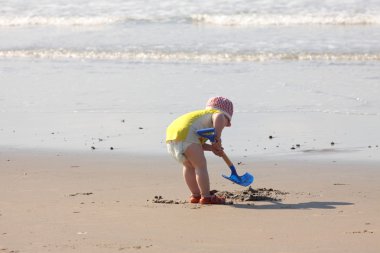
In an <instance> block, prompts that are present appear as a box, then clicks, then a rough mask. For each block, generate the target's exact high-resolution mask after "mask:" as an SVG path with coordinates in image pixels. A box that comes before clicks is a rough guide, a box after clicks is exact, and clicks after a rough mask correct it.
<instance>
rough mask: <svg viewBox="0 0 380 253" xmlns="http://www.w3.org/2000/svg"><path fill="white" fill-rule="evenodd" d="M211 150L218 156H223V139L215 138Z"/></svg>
mask: <svg viewBox="0 0 380 253" xmlns="http://www.w3.org/2000/svg"><path fill="white" fill-rule="evenodd" d="M211 151H212V152H213V153H214V154H215V155H217V156H223V147H222V140H221V139H219V138H215V142H213V143H212V144H211Z"/></svg>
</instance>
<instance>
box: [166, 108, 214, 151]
mask: <svg viewBox="0 0 380 253" xmlns="http://www.w3.org/2000/svg"><path fill="white" fill-rule="evenodd" d="M215 113H221V111H219V110H217V109H203V110H197V111H193V112H189V113H186V114H184V115H182V116H180V117H178V118H177V119H175V120H174V121H173V122H172V123H171V124H170V125H169V126H168V128H167V129H166V143H169V142H171V141H175V142H189V143H198V144H201V143H203V142H205V139H204V138H200V137H199V136H198V135H197V133H196V132H197V131H198V130H200V129H203V128H210V127H213V123H212V115H213V114H215Z"/></svg>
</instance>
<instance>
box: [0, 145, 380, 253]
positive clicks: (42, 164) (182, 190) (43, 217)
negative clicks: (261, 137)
mask: <svg viewBox="0 0 380 253" xmlns="http://www.w3.org/2000/svg"><path fill="white" fill-rule="evenodd" d="M233 160H235V162H236V164H238V163H239V165H237V169H238V171H239V172H240V173H243V172H245V171H249V172H251V173H253V174H254V175H255V182H254V184H253V185H252V187H253V188H254V189H259V188H267V189H273V190H278V191H281V192H283V193H286V194H284V195H280V196H279V197H280V198H281V199H282V200H281V201H253V202H248V201H246V202H236V201H235V203H234V204H233V205H224V206H202V205H198V204H189V203H180V204H162V203H154V202H153V201H152V200H154V199H155V196H157V197H158V196H162V198H163V199H165V200H174V201H180V202H182V201H185V200H187V199H188V196H189V192H188V190H187V188H186V186H185V184H184V182H183V180H182V175H181V168H180V166H178V164H177V163H176V162H175V161H174V160H173V159H171V158H170V157H166V156H165V157H161V156H150V157H149V156H137V155H135V156H134V155H131V154H129V155H128V154H122V153H116V152H115V153H108V154H105V153H100V152H98V151H96V150H95V151H93V152H91V151H89V152H76V153H75V152H71V153H70V152H60V151H52V150H50V151H30V150H29V151H28V150H24V151H22V150H15V149H13V150H12V149H2V150H1V152H0V194H1V197H0V252H1V253H2V252H4V253H10V252H13V253H15V252H20V253H21V252H91V253H92V252H221V253H223V252H303V253H304V252H334V253H337V252H338V253H339V252H374V253H375V252H376V253H377V252H379V250H380V216H379V213H380V202H379V199H380V185H379V183H378V182H379V179H380V170H379V168H378V165H377V164H376V163H372V164H371V163H366V162H359V161H356V162H349V163H348V162H347V163H344V162H340V161H338V162H334V161H328V159H326V160H313V161H308V160H306V159H305V160H303V159H297V160H293V161H291V160H285V159H283V160H278V159H267V160H265V161H264V160H261V161H254V160H253V159H252V160H249V159H248V160H249V161H248V162H246V161H245V162H244V163H240V161H239V160H238V159H237V158H234V157H233ZM209 172H210V177H211V182H212V187H211V188H212V189H216V190H220V191H222V190H223V191H230V192H236V191H239V190H244V189H245V188H242V187H240V186H237V185H234V184H232V183H230V182H229V181H227V180H225V179H223V178H222V177H221V176H220V174H221V173H227V172H228V168H226V166H225V165H224V164H223V162H222V160H221V159H220V160H219V159H217V158H211V157H210V159H209Z"/></svg>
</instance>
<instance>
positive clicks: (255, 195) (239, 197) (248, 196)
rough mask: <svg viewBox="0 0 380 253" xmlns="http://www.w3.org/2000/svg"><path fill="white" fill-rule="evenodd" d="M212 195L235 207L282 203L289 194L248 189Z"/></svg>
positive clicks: (159, 200) (164, 201) (155, 200)
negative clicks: (260, 202)
mask: <svg viewBox="0 0 380 253" xmlns="http://www.w3.org/2000/svg"><path fill="white" fill-rule="evenodd" d="M210 193H211V194H215V195H217V196H220V197H224V198H226V204H230V205H233V204H234V202H253V201H281V200H282V197H283V196H284V195H286V194H288V193H287V192H282V191H280V190H275V189H272V188H269V189H267V188H257V189H253V188H252V187H248V188H247V189H245V190H242V191H234V192H229V191H218V190H212V191H211V192H210ZM151 202H152V203H160V204H185V203H188V201H184V200H169V199H165V198H163V197H162V196H154V198H153V199H152V200H151Z"/></svg>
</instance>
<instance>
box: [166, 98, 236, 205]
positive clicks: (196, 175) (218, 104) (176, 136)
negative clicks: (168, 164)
mask: <svg viewBox="0 0 380 253" xmlns="http://www.w3.org/2000/svg"><path fill="white" fill-rule="evenodd" d="M232 114H233V104H232V102H231V101H230V100H228V99H227V98H224V97H213V98H210V99H209V100H208V101H207V104H206V109H203V110H198V111H193V112H190V113H187V114H184V115H182V116H180V117H179V118H177V119H175V120H174V121H173V122H172V123H171V124H170V125H169V127H168V128H167V129H166V143H167V148H168V152H169V153H170V154H171V155H172V156H173V157H174V158H175V159H176V160H177V161H178V162H180V163H182V164H183V177H184V179H185V182H186V184H187V186H188V187H189V189H190V191H191V197H190V202H191V203H201V204H224V203H225V199H224V198H222V197H218V196H215V195H211V194H210V181H209V176H208V172H207V162H206V158H205V155H204V151H205V150H206V151H212V152H213V153H214V154H215V155H217V156H223V148H222V140H221V134H222V131H223V128H224V127H230V126H231V118H232ZM211 127H214V128H215V132H216V137H215V142H214V143H212V144H211V145H209V144H205V142H206V139H205V138H201V137H199V135H197V133H196V132H197V131H198V130H200V129H204V128H211Z"/></svg>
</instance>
